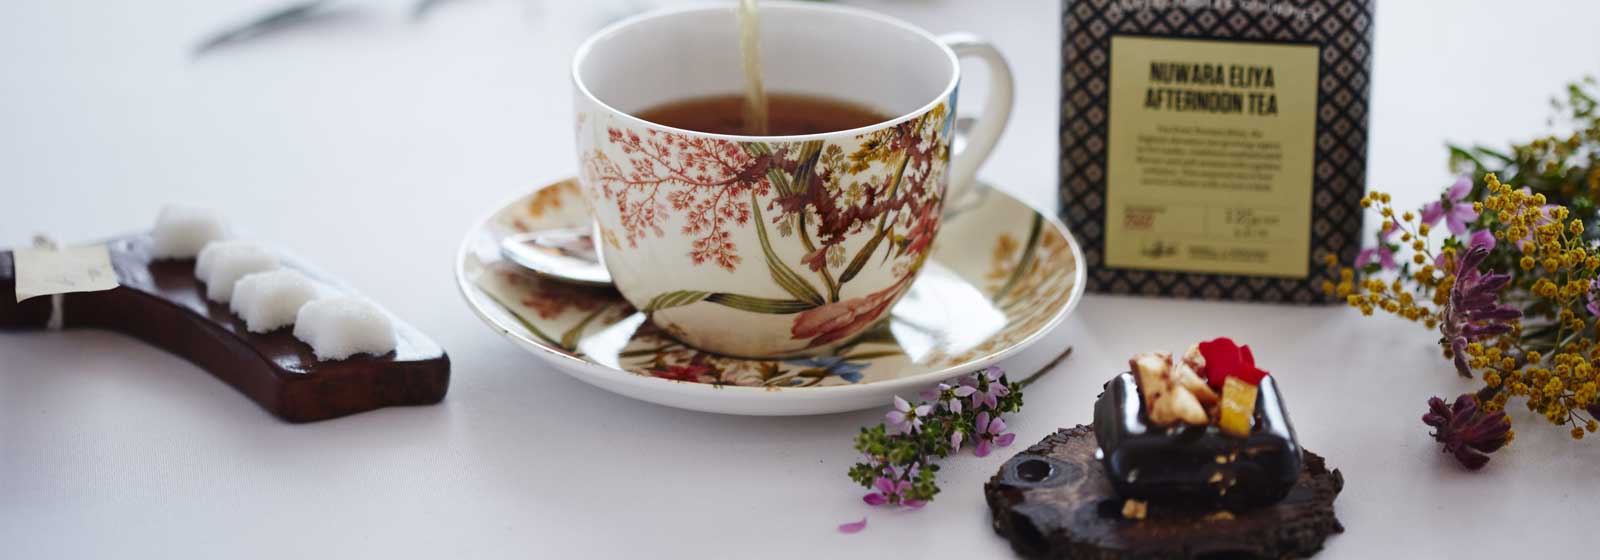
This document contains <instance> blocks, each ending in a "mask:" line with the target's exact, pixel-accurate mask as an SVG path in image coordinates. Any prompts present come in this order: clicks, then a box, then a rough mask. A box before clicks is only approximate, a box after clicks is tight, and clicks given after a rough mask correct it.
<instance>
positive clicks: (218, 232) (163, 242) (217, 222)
mask: <svg viewBox="0 0 1600 560" xmlns="http://www.w3.org/2000/svg"><path fill="white" fill-rule="evenodd" d="M150 237H151V241H152V242H151V245H150V255H151V256H153V257H155V258H157V259H192V258H194V257H195V255H197V254H199V253H200V249H201V248H202V247H205V246H206V244H207V243H210V242H212V241H216V240H218V239H222V238H225V237H227V227H226V226H225V225H224V224H223V222H222V218H220V217H218V216H217V215H216V213H214V212H211V211H209V210H205V209H203V208H194V207H189V206H167V207H165V208H162V209H161V214H160V215H159V216H157V217H156V227H155V229H154V230H152V231H151V232H150Z"/></svg>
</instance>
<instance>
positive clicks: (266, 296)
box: [228, 268, 323, 333]
mask: <svg viewBox="0 0 1600 560" xmlns="http://www.w3.org/2000/svg"><path fill="white" fill-rule="evenodd" d="M322 289H323V288H321V285H320V284H318V283H317V281H316V280H312V279H310V278H307V277H306V275H304V274H301V273H300V271H298V270H293V269H288V268H280V269H277V270H269V271H267V272H257V273H255V274H249V275H246V276H245V277H244V278H240V279H239V282H238V283H237V284H234V286H233V301H231V302H229V304H228V308H229V309H232V310H233V313H234V314H235V315H238V316H239V318H241V319H244V325H245V328H246V329H248V330H249V331H250V332H253V333H264V332H271V331H274V330H277V329H279V328H282V327H285V326H288V325H291V324H293V323H294V318H295V315H297V314H299V313H300V307H301V306H303V305H305V304H306V302H309V301H311V300H313V299H316V298H317V296H318V294H320V293H322Z"/></svg>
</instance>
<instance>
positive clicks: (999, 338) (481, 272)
mask: <svg viewBox="0 0 1600 560" xmlns="http://www.w3.org/2000/svg"><path fill="white" fill-rule="evenodd" d="M982 198H983V199H984V201H983V202H982V203H981V207H980V208H977V209H974V210H968V211H965V212H962V213H959V214H958V215H957V216H955V217H953V218H951V220H950V221H951V224H950V226H949V227H952V228H954V229H953V231H955V233H956V234H958V235H960V236H962V237H963V238H967V237H976V238H977V239H972V240H970V243H963V244H961V245H960V248H956V247H946V248H941V247H942V246H950V245H953V244H951V243H942V242H936V243H934V244H933V245H932V246H931V247H929V248H928V249H927V252H928V254H929V255H930V256H929V257H928V258H929V259H931V261H933V262H940V263H941V264H942V268H946V269H950V270H951V271H952V272H953V273H954V275H956V276H958V277H960V278H963V279H965V280H966V281H967V282H970V284H971V285H972V287H973V289H974V290H975V291H977V292H980V293H981V294H982V295H981V298H983V302H984V304H985V305H987V306H990V307H992V308H994V309H996V310H998V311H997V312H999V313H1002V314H1003V320H1002V321H1001V324H1002V326H1001V327H999V328H998V329H995V330H993V331H992V332H986V333H984V334H983V336H982V338H981V340H980V341H979V342H977V343H976V344H973V345H969V346H961V347H953V346H951V345H949V344H948V343H944V344H936V345H935V346H934V347H932V348H930V349H926V350H909V349H911V348H915V347H917V346H918V345H917V344H915V343H910V342H907V341H903V340H902V339H901V338H899V337H900V336H904V335H903V334H898V333H903V332H906V331H916V332H919V333H921V334H925V335H928V339H929V340H935V341H950V340H956V339H961V338H966V336H962V335H961V334H964V333H958V332H957V331H959V330H960V329H962V328H965V325H961V324H940V325H911V324H910V323H907V322H905V320H902V319H901V318H900V317H898V316H893V315H891V317H890V318H889V319H888V320H878V321H875V322H872V323H870V324H869V325H868V326H867V327H866V329H865V331H864V332H863V333H862V334H861V335H859V336H857V337H855V338H853V339H850V340H849V341H847V342H845V343H842V344H840V345H839V346H836V347H834V348H833V349H832V350H831V351H830V352H829V353H827V354H824V355H820V356H812V357H804V358H790V359H742V358H733V357H727V356H722V355H718V354H713V353H710V352H704V351H701V350H698V349H696V348H694V347H691V346H688V345H686V344H683V343H682V342H680V341H678V340H677V339H675V338H674V337H673V336H671V335H670V334H669V333H667V332H665V331H663V330H662V329H660V328H659V327H656V326H655V325H653V324H651V323H649V322H647V321H645V320H644V316H643V314H641V313H639V312H638V311H637V310H636V309H635V308H634V307H633V306H631V305H629V304H628V302H627V301H626V300H624V299H623V298H622V296H621V294H618V293H617V292H616V291H615V290H611V289H607V288H587V287H580V286H572V285H567V284H562V283H560V282H555V281H551V280H546V279H543V278H539V277H536V276H533V275H530V274H528V273H526V272H524V271H522V270H521V269H519V268H517V267H515V266H513V265H511V264H509V263H506V262H504V261H501V260H499V257H498V252H497V250H496V248H497V247H498V243H499V240H500V239H501V238H502V237H504V236H506V235H510V234H512V233H523V232H528V231H537V230H540V229H555V228H560V229H569V228H572V227H574V226H581V225H583V224H585V223H587V222H588V219H589V218H588V214H587V209H586V205H585V204H584V201H583V200H582V199H581V195H580V194H579V191H578V189H577V188H576V183H575V182H573V181H570V180H568V181H563V182H559V183H555V184H553V185H551V186H549V187H546V188H544V189H540V190H539V191H537V192H536V193H534V194H531V195H529V196H527V197H524V198H523V199H522V200H520V201H518V202H516V203H514V204H511V205H509V206H507V207H506V208H505V209H504V210H503V211H501V212H500V213H499V214H497V215H496V216H495V217H494V219H493V220H492V222H491V224H490V227H487V228H484V229H483V230H481V233H480V235H481V238H480V239H479V241H478V242H477V245H478V246H479V247H482V250H479V251H476V255H477V256H476V257H474V258H473V260H472V262H473V264H472V265H471V266H470V267H469V268H470V270H474V271H475V272H474V273H473V278H474V284H475V285H476V287H477V288H478V289H481V290H482V291H483V293H484V294H486V295H488V296H489V297H490V298H491V299H493V300H494V301H495V302H497V303H499V304H500V305H501V306H502V307H503V308H504V309H505V310H506V311H507V312H508V313H509V315H511V316H512V317H514V318H515V322H516V323H517V324H518V326H520V327H521V328H522V330H524V331H525V334H527V335H528V336H531V337H532V338H535V339H537V340H538V341H540V343H541V344H540V345H541V346H542V347H544V348H546V349H548V350H551V351H554V352H559V353H562V354H565V355H567V356H569V357H572V358H575V359H579V360H584V361H589V362H594V363H598V364H602V365H606V366H608V367H614V368H618V369H623V370H626V371H628V372H631V373H633V374H636V375H640V376H647V377H655V378H660V379H665V380H671V381H676V382H683V383H699V384H709V385H735V386H755V387H769V388H803V387H822V386H832V385H847V384H857V383H872V382H874V381H882V380H888V379H894V378H897V377H901V376H903V375H909V374H914V373H916V372H919V371H931V370H934V369H941V368H946V367H953V366H957V365H960V364H964V363H971V362H973V361H977V360H982V359H984V358H985V357H986V356H990V355H993V354H994V353H997V352H1000V351H1003V350H1004V349H1007V348H1011V347H1015V346H1016V345H1018V344H1019V343H1020V342H1021V341H1023V340H1025V339H1027V338H1028V337H1030V336H1032V335H1034V334H1036V333H1038V332H1039V331H1041V330H1042V329H1044V328H1046V327H1048V326H1049V323H1050V322H1051V321H1052V320H1053V319H1055V318H1056V317H1059V315H1060V312H1061V310H1062V309H1063V308H1065V307H1067V306H1068V305H1069V304H1070V303H1071V300H1072V298H1073V297H1074V294H1076V293H1077V290H1076V282H1077V280H1076V279H1077V278H1078V275H1077V272H1076V267H1077V266H1078V262H1077V260H1076V258H1075V256H1074V252H1073V249H1072V245H1071V242H1070V241H1068V239H1067V237H1065V236H1064V235H1062V233H1061V231H1060V230H1058V229H1056V228H1057V227H1058V226H1055V225H1052V223H1051V221H1050V220H1049V219H1048V218H1045V217H1044V216H1042V215H1040V214H1038V213H1037V212H1035V211H1033V210H1032V209H1031V208H1028V207H1026V206H1025V205H1022V204H1021V203H1019V202H1016V201H1015V200H1014V199H1010V198H1007V197H1004V196H1003V195H997V194H996V193H990V195H989V196H986V197H982ZM968 212H970V213H973V214H977V215H974V216H971V217H966V216H964V215H963V214H966V213H968ZM991 223H993V224H1014V225H1015V227H1013V228H1011V230H1009V231H1008V230H1006V229H1005V228H1002V227H992V226H990V225H988V224H991ZM907 284H909V285H911V286H910V287H900V286H894V287H892V289H895V290H904V291H915V290H917V289H918V288H917V287H915V284H916V283H915V282H907ZM858 299H860V300H865V301H861V302H859V305H869V306H870V305H879V304H883V302H885V301H892V299H893V298H892V297H889V296H888V295H885V294H881V293H878V294H872V295H868V296H865V297H863V298H858ZM854 301H856V300H855V299H852V300H845V301H842V302H838V303H839V306H838V307H834V308H829V307H828V306H821V307H817V308H815V309H814V310H812V311H815V312H816V313H815V314H814V315H813V316H811V317H803V316H800V314H797V319H796V320H797V323H801V322H804V323H805V324H806V325H807V326H808V327H809V326H811V325H812V324H813V322H812V321H811V319H813V318H816V319H822V318H831V319H834V320H836V321H837V324H840V325H842V327H841V328H848V327H849V326H850V325H849V323H851V322H852V321H853V320H850V319H847V318H852V317H860V316H862V315H861V314H851V313H834V312H831V311H830V309H848V308H849V305H848V304H849V303H850V302H854ZM888 305H890V306H891V307H892V306H893V305H894V304H893V303H889V304H888ZM830 324H835V322H834V321H816V322H815V325H818V326H822V325H830ZM930 327H931V328H934V329H936V330H935V331H934V332H932V333H926V332H922V331H925V330H926V329H927V328H930ZM808 332H809V331H808ZM818 332H822V331H818ZM818 336H820V334H819V335H818Z"/></svg>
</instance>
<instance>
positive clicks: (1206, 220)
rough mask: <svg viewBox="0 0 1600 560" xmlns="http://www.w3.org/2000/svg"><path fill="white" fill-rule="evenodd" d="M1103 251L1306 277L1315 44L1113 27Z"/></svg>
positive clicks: (1113, 260) (1144, 260) (1126, 263)
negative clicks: (1129, 32)
mask: <svg viewBox="0 0 1600 560" xmlns="http://www.w3.org/2000/svg"><path fill="white" fill-rule="evenodd" d="M1110 58H1111V61H1110V62H1111V64H1110V66H1111V80H1110V92H1109V94H1110V95H1109V98H1110V110H1109V113H1110V122H1109V131H1108V134H1107V139H1106V142H1107V155H1106V166H1107V172H1106V224H1105V264H1106V265H1108V266H1111V267H1116V268H1142V269H1154V270H1173V271H1186V272H1206V273H1224V274H1242V275H1255V276H1278V277H1290V278H1304V277H1306V275H1307V274H1308V263H1309V261H1310V259H1309V251H1310V246H1311V204H1312V184H1313V176H1312V165H1313V160H1314V158H1315V146H1314V142H1315V137H1316V114H1317V80H1318V68H1317V63H1318V47H1317V46H1315V45H1305V44H1283V43H1276V44H1273V43H1261V42H1244V41H1220V40H1195V39H1173V38H1156V37H1135V36H1114V37H1112V38H1111V57H1110Z"/></svg>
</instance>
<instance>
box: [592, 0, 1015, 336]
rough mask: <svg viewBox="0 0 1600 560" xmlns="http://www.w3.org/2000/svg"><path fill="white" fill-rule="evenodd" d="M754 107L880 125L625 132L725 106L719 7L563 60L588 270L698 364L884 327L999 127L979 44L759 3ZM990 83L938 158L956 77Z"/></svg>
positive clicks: (845, 11) (731, 47) (728, 68)
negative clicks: (823, 108)
mask: <svg viewBox="0 0 1600 560" xmlns="http://www.w3.org/2000/svg"><path fill="white" fill-rule="evenodd" d="M761 17H762V20H764V21H765V22H766V23H767V24H766V25H765V26H763V28H762V30H761V32H762V35H761V44H760V50H761V52H762V54H763V60H762V64H763V66H764V69H765V71H764V76H765V79H766V82H767V89H768V90H769V91H778V92H787V93H802V94H813V95H823V96H826V97H829V98H836V99H841V100H845V101H851V102H855V103H859V104H861V105H864V106H867V107H872V108H876V109H880V110H882V111H883V112H884V113H885V114H891V115H896V116H895V117H893V118H891V119H889V120H887V121H885V122H882V123H879V124H875V125H871V126H866V127H862V128H857V129H853V130H846V131H840V132H831V133H822V134H808V135H802V136H733V135H723V134H709V133H702V132H694V131H688V130H682V129H677V128H672V127H667V126H661V125H657V124H654V123H651V122H647V121H644V120H641V119H639V118H637V117H634V116H632V114H633V113H636V112H638V111H640V110H643V109H647V108H650V107H653V106H656V105H660V104H663V103H667V102H672V101H679V100H684V99H690V98H695V97H703V96H709V95H716V94H726V93H731V92H737V91H739V87H740V84H742V83H743V81H742V80H743V75H742V73H741V72H742V70H741V66H740V63H739V56H740V55H739V50H738V37H737V35H738V28H737V26H736V25H735V23H736V21H737V19H736V17H735V13H734V7H733V6H732V5H729V6H714V7H695V8H688V9H675V10H668V11H661V12H654V13H650V14H645V15H642V16H638V17H635V18H632V19H628V20H625V21H622V22H619V23H617V24H615V25H612V26H611V27H608V28H606V29H604V30H602V31H600V32H599V33H597V34H596V35H595V36H594V37H592V38H590V39H589V40H588V41H587V42H585V43H584V44H583V46H582V47H580V48H579V49H578V53H577V55H576V57H575V58H574V60H573V69H572V72H573V81H574V84H575V85H576V89H577V91H576V94H575V96H574V97H575V100H576V101H575V103H576V113H577V115H576V118H577V148H578V157H579V161H580V166H581V171H580V183H581V186H582V190H583V192H584V197H585V199H586V200H587V201H588V202H589V205H590V207H591V209H592V211H593V213H594V217H595V223H596V230H597V237H598V239H599V242H598V245H599V247H600V252H601V258H602V260H603V261H604V263H605V265H606V268H607V269H608V270H609V271H610V273H611V278H612V280H613V281H614V282H615V284H616V287H617V289H618V290H619V291H621V293H622V295H623V296H624V297H625V298H627V300H628V301H629V302H630V303H632V304H633V305H634V306H635V307H638V308H639V309H641V310H643V311H645V312H646V313H647V314H648V315H649V317H650V320H651V321H652V322H654V323H655V324H656V326H658V327H660V328H662V329H664V330H665V331H666V332H668V333H671V334H672V335H673V336H676V337H677V338H679V339H680V340H682V341H684V342H686V343H688V344H691V345H693V346H696V347H699V348H701V349H705V350H709V351H712V352H716V353H721V354H728V355H734V356H745V357H774V356H788V355H797V354H813V353H820V352H824V351H826V350H828V349H829V348H831V347H833V346H836V345H838V344H840V343H843V342H846V341H848V340H849V339H850V338H851V337H853V336H855V335H857V334H859V333H861V332H862V331H863V330H865V329H866V328H867V327H868V326H871V325H872V324H873V323H875V322H876V321H878V320H879V319H881V318H883V317H884V315H885V313H886V312H887V311H888V309H889V308H890V307H891V306H893V305H894V303H895V301H897V300H898V299H899V298H900V296H901V295H903V294H905V292H906V289H907V288H908V287H909V286H910V284H911V282H912V280H913V279H914V278H915V277H916V275H917V273H918V271H919V270H920V269H921V267H922V265H923V263H924V261H925V259H926V258H927V255H928V252H929V251H928V250H929V246H930V244H931V243H932V242H933V238H934V234H935V233H936V232H937V231H938V229H939V222H940V219H941V213H942V209H943V206H944V202H945V201H946V200H947V199H951V198H958V195H959V194H960V193H964V192H966V191H967V189H968V188H969V187H970V186H971V185H972V183H973V176H974V175H975V173H976V170H977V167H978V164H979V163H981V162H982V161H983V159H984V158H986V157H987V156H988V154H989V151H990V150H991V149H992V148H993V147H994V143H995V140H996V139H997V138H998V136H999V135H1000V132H1001V130H1002V129H1003V128H1004V127H1005V122H1006V120H1007V118H1008V117H1009V115H1010V111H1011V93H1012V92H1011V89H1012V82H1011V74H1010V70H1009V69H1008V67H1007V65H1006V62H1005V60H1004V59H1003V58H1002V57H1001V56H1000V54H999V53H998V52H997V51H996V50H995V49H994V48H993V47H992V46H991V45H989V43H987V42H985V41H983V40H981V39H978V38H976V37H972V36H970V35H949V36H945V37H934V36H932V35H930V34H928V33H927V32H926V31H923V30H921V29H918V28H916V27H913V26H911V25H910V24H907V23H904V22H901V21H898V20H895V19H891V18H888V17H884V16H881V15H877V14H874V13H871V12H867V11H862V10H857V9H851V8H843V7H836V6H820V5H813V4H808V3H783V2H763V3H762V5H761ZM958 56H973V57H977V58H980V59H982V60H983V61H984V62H985V63H986V66H987V67H988V69H989V73H990V75H989V78H990V94H989V97H988V103H987V105H986V107H985V114H984V115H983V118H982V119H980V120H979V124H978V126H977V127H976V128H975V129H974V131H973V133H972V135H971V137H970V138H968V139H967V140H966V143H965V146H966V147H965V148H964V149H963V150H960V151H958V152H957V153H955V154H954V157H953V159H952V155H951V138H952V126H951V124H952V122H953V121H954V117H955V103H956V91H957V84H958V83H959V81H960V71H961V67H960V64H959V63H958V61H957V57H958Z"/></svg>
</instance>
